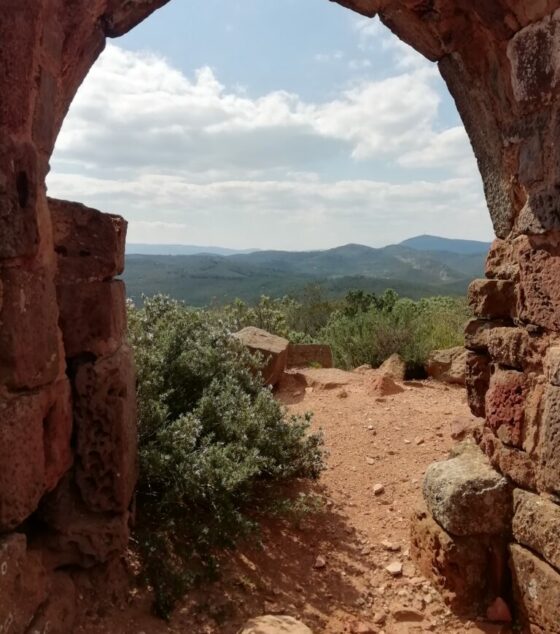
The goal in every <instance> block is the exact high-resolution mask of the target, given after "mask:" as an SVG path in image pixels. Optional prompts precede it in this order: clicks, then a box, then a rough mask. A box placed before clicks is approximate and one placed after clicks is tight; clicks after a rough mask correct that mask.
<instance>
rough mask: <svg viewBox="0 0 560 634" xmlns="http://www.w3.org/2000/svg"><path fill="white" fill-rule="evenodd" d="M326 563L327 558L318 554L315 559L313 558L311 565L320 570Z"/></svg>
mask: <svg viewBox="0 0 560 634" xmlns="http://www.w3.org/2000/svg"><path fill="white" fill-rule="evenodd" d="M326 565H327V560H326V559H325V558H324V557H322V556H321V555H319V556H318V557H317V559H316V560H315V563H314V564H313V567H314V568H316V569H317V570H320V569H321V568H324V567H325V566H326Z"/></svg>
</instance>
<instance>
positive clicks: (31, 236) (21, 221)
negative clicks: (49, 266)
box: [0, 106, 39, 258]
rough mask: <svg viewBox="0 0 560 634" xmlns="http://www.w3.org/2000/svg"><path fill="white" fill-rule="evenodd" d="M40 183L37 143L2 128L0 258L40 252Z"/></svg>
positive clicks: (0, 152) (0, 144)
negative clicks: (16, 137) (23, 140)
mask: <svg viewBox="0 0 560 634" xmlns="http://www.w3.org/2000/svg"><path fill="white" fill-rule="evenodd" d="M0 109H1V106H0ZM37 187H38V161H37V155H36V152H35V150H34V148H33V146H32V145H31V144H29V143H20V142H16V141H14V140H12V139H11V138H10V137H9V136H8V135H6V134H5V133H3V132H0V236H2V240H1V241H0V258H16V257H24V256H27V257H29V256H32V255H34V254H35V253H36V252H37V248H38V244H39V233H38V227H37V212H36V203H37Z"/></svg>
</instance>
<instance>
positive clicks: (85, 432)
mask: <svg viewBox="0 0 560 634" xmlns="http://www.w3.org/2000/svg"><path fill="white" fill-rule="evenodd" d="M74 424H75V426H76V480H77V482H78V486H79V488H80V491H81V494H82V496H83V499H84V501H85V502H86V505H87V506H88V508H90V509H91V510H92V511H100V512H116V513H121V512H124V511H126V510H127V509H128V506H129V504H130V500H131V497H132V493H133V491H134V486H135V484H136V474H137V464H136V462H137V461H136V446H137V439H136V395H135V379H134V365H133V360H132V352H131V351H130V349H129V348H128V347H126V346H123V347H122V348H120V350H119V351H118V352H116V353H115V354H114V355H113V356H112V357H108V358H106V359H101V360H98V361H96V362H88V363H84V364H82V365H79V366H78V368H77V371H76V376H75V380H74Z"/></svg>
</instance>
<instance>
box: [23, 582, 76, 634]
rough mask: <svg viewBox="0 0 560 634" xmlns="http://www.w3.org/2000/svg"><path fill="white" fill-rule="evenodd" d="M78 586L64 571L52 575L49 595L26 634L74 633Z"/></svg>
mask: <svg viewBox="0 0 560 634" xmlns="http://www.w3.org/2000/svg"><path fill="white" fill-rule="evenodd" d="M76 599H77V597H76V587H75V586H74V582H73V581H72V579H71V577H70V576H69V575H68V574H66V573H64V572H55V573H54V574H53V575H52V576H51V577H50V583H49V597H48V599H47V601H46V602H45V603H43V605H42V606H41V607H40V608H39V610H38V611H37V614H36V615H35V618H34V619H33V623H31V625H30V627H29V630H27V632H26V634H72V633H73V632H74V631H75V630H74V623H75V621H76Z"/></svg>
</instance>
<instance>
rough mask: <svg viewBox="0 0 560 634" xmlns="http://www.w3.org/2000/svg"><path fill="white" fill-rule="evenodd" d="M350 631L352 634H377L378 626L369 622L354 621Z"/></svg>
mask: <svg viewBox="0 0 560 634" xmlns="http://www.w3.org/2000/svg"><path fill="white" fill-rule="evenodd" d="M350 631H351V632H352V634H376V632H377V628H376V627H374V626H373V625H370V624H369V623H364V622H362V621H360V622H359V623H354V624H353V625H352V626H351V629H350Z"/></svg>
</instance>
